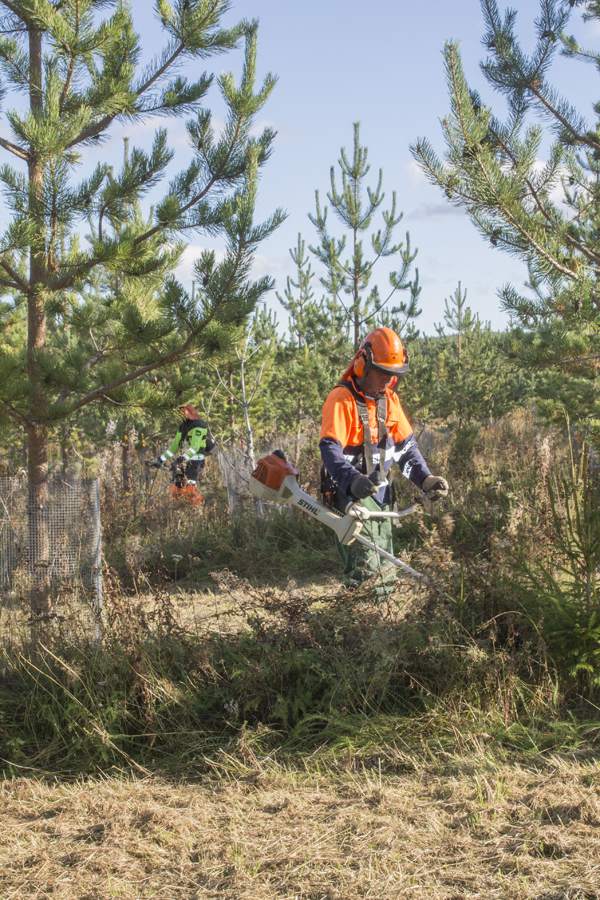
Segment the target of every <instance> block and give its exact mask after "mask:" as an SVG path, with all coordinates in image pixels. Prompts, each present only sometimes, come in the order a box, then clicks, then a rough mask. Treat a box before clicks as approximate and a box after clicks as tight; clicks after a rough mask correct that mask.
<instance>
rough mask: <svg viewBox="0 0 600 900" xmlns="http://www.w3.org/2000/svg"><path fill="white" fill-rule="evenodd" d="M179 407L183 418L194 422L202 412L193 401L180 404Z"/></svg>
mask: <svg viewBox="0 0 600 900" xmlns="http://www.w3.org/2000/svg"><path fill="white" fill-rule="evenodd" d="M177 409H178V411H179V415H180V416H181V418H182V419H187V420H188V421H190V422H192V421H194V420H195V419H199V418H200V413H199V412H198V410H197V409H196V407H195V406H192V404H191V403H183V404H182V405H181V406H178V407H177Z"/></svg>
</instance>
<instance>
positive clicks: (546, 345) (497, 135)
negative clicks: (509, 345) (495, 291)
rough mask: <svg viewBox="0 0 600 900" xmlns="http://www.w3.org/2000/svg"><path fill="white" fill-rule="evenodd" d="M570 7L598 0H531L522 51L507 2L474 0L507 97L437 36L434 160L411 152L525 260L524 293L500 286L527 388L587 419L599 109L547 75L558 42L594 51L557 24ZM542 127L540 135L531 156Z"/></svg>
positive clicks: (573, 54) (594, 404)
mask: <svg viewBox="0 0 600 900" xmlns="http://www.w3.org/2000/svg"><path fill="white" fill-rule="evenodd" d="M575 6H583V8H584V13H585V16H586V18H588V19H590V20H593V21H596V22H600V4H598V2H585V3H581V2H577V0H568V2H563V0H540V12H539V16H538V19H537V20H536V23H535V27H536V32H537V40H536V45H535V47H534V49H533V51H532V53H531V54H527V53H526V52H525V51H524V50H523V48H522V47H521V45H520V43H519V40H518V38H517V36H516V32H515V21H516V15H517V13H516V11H515V10H514V9H511V10H508V11H507V12H506V13H505V14H504V15H502V14H501V12H500V10H499V8H498V4H497V2H496V0H482V2H481V7H482V11H483V16H484V19H485V25H486V31H485V35H484V39H483V40H484V45H485V47H486V49H487V51H488V56H487V59H486V60H485V61H484V62H483V63H482V66H481V68H482V71H483V74H484V76H485V78H486V80H487V81H488V83H489V84H490V85H491V86H492V88H493V89H494V90H495V91H497V92H498V93H499V94H501V95H502V96H503V97H505V98H506V100H507V101H508V116H507V118H506V120H505V121H500V120H499V119H498V118H497V117H496V116H494V115H493V114H492V111H491V110H490V109H489V108H488V107H486V106H484V105H483V103H482V101H481V98H480V96H479V94H478V93H477V92H476V91H474V90H472V89H471V88H470V87H469V85H468V83H467V81H466V78H465V75H464V72H463V68H462V63H461V57H460V53H459V49H458V46H457V44H456V43H448V44H446V47H445V50H444V57H445V63H446V73H447V79H448V85H449V91H450V101H451V111H450V113H449V115H448V116H447V117H446V118H445V119H444V120H443V123H442V124H443V132H444V137H445V140H446V147H447V150H446V158H445V162H441V161H440V159H439V158H438V156H437V155H436V154H435V152H434V151H433V149H432V146H431V144H430V143H429V141H427V140H425V139H421V140H419V141H418V142H417V143H416V145H415V146H414V147H413V153H414V155H415V158H416V159H417V160H418V162H419V163H420V164H421V166H422V167H423V169H424V171H425V172H426V174H427V175H428V176H429V178H430V180H431V181H432V182H433V183H435V184H437V185H439V186H440V187H441V188H442V189H443V190H444V191H445V193H446V195H447V197H448V199H449V200H450V202H452V203H453V204H455V205H457V206H460V207H462V208H464V209H465V210H466V211H467V213H468V214H469V216H470V218H471V219H472V221H473V222H474V223H475V225H476V226H477V227H478V229H479V230H480V232H481V233H482V235H484V236H485V237H486V238H487V239H488V240H489V241H490V242H491V244H492V245H493V246H495V247H498V248H499V249H502V250H504V251H506V252H508V253H512V254H514V255H516V256H517V257H519V258H521V259H523V260H524V261H525V262H526V263H527V266H528V268H529V283H528V287H529V288H530V291H529V293H528V294H527V295H525V296H523V295H522V294H521V293H520V292H519V291H517V290H516V289H515V288H514V287H513V286H511V285H506V286H505V287H504V288H502V290H501V292H500V297H501V301H502V304H503V307H504V309H505V310H506V311H507V312H508V313H509V314H510V315H511V317H512V319H513V321H514V322H515V324H516V325H518V326H519V331H518V332H517V333H516V335H515V337H516V341H515V344H514V349H515V351H516V352H518V353H519V355H520V356H521V358H522V360H523V362H524V363H525V364H526V365H527V366H529V367H531V366H535V367H537V369H538V370H539V371H540V375H539V378H538V390H539V392H540V394H541V395H542V396H543V397H546V398H547V399H548V402H549V405H550V406H556V403H557V400H558V401H559V402H560V403H563V404H565V405H567V406H568V408H569V409H570V413H571V415H572V416H573V417H574V419H576V420H578V421H579V422H584V421H585V420H587V422H588V424H590V425H592V424H593V423H594V421H595V422H596V428H597V425H598V421H600V419H599V418H598V417H599V415H600V379H599V378H598V374H599V372H600V325H599V323H600V290H599V285H598V276H599V271H600V240H599V236H600V202H599V201H600V120H598V121H597V122H596V124H595V125H593V126H592V125H589V124H588V123H586V122H585V120H584V118H583V117H582V116H581V115H580V114H579V113H578V112H577V110H576V108H575V106H574V105H573V104H572V103H571V102H570V101H569V100H568V99H565V98H564V97H562V96H561V94H560V92H559V91H558V90H557V89H556V88H555V87H553V86H552V84H551V82H550V68H551V64H552V62H553V60H554V58H555V56H556V53H557V52H558V51H562V52H563V54H564V55H566V56H567V57H569V58H570V59H573V60H579V61H581V62H588V63H589V62H591V63H592V64H593V65H594V66H595V67H596V68H598V66H599V65H600V54H599V53H597V52H596V51H590V50H585V49H583V48H582V47H580V46H579V44H578V43H577V41H576V40H575V39H574V38H572V37H569V36H568V35H567V34H566V28H567V25H568V22H569V18H570V15H571V14H572V10H573V7H575ZM596 112H598V109H596ZM536 116H538V117H539V118H540V119H541V122H542V123H545V124H546V126H547V127H546V128H544V127H543V125H542V124H541V123H540V122H536V121H535V117H536ZM547 138H552V143H551V146H550V149H549V151H548V159H547V161H546V162H545V163H542V162H541V161H540V153H541V152H542V147H543V142H544V141H545V140H546V139H547ZM596 434H597V435H598V430H597V431H596Z"/></svg>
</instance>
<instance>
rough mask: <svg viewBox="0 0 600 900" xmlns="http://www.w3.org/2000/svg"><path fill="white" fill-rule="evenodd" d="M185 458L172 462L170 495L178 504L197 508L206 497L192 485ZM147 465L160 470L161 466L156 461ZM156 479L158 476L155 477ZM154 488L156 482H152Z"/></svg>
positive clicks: (178, 457)
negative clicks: (187, 473)
mask: <svg viewBox="0 0 600 900" xmlns="http://www.w3.org/2000/svg"><path fill="white" fill-rule="evenodd" d="M186 462H187V461H186V458H185V456H176V457H173V459H172V460H171V462H170V465H169V470H170V473H171V484H170V485H169V493H170V495H171V498H172V499H173V500H175V501H176V502H182V503H187V504H189V505H190V506H193V507H197V506H201V505H202V504H203V503H204V496H203V495H202V494H201V493H200V491H199V490H198V488H197V487H196V485H195V484H194V483H190V482H189V481H188V478H187V476H186V474H185V470H186ZM146 465H148V466H150V467H151V468H155V469H157V473H156V474H158V469H159V468H160V464H159V463H157V462H156V461H151V462H147V463H146ZM154 479H156V475H155V476H154ZM152 488H154V481H153V482H152Z"/></svg>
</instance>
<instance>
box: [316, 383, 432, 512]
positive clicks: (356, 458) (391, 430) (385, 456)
mask: <svg viewBox="0 0 600 900" xmlns="http://www.w3.org/2000/svg"><path fill="white" fill-rule="evenodd" d="M385 399H386V410H385V429H381V430H382V431H384V433H383V434H379V429H378V422H377V401H376V400H373V399H371V398H369V397H366V396H365V395H364V394H362V393H361V392H360V390H359V389H358V387H357V385H356V382H355V381H354V379H351V378H350V379H345V380H344V381H343V382H341V383H340V384H339V385H338V386H337V387H335V388H334V389H333V390H332V391H331V393H330V394H329V396H328V397H327V399H326V400H325V403H324V405H323V417H322V423H321V440H320V443H319V448H320V450H321V457H322V460H323V465H324V469H325V479H328V480H329V484H330V488H329V489H332V490H333V492H334V493H335V494H336V498H337V502H338V505H343V504H344V500H345V501H346V502H347V501H348V499H351V496H350V494H349V488H350V484H351V482H352V479H353V478H355V477H356V475H357V474H359V473H362V474H370V473H369V472H367V463H366V456H365V452H364V427H363V423H362V421H361V417H360V411H359V406H358V402H357V400H359V401H361V402H362V403H363V404H364V405H365V406H366V409H367V412H368V417H369V429H370V432H371V455H372V460H373V464H374V465H375V466H379V465H382V468H383V471H384V472H388V471H389V469H390V468H391V466H392V464H393V463H397V464H398V465H399V466H400V470H401V472H402V474H403V475H404V476H405V477H406V478H409V479H410V480H411V481H412V482H413V483H414V484H416V485H417V487H420V486H421V484H422V483H423V481H424V479H425V478H426V477H427V475H430V474H431V472H430V471H429V468H428V466H427V463H426V462H425V460H424V458H423V455H422V453H421V451H420V449H419V446H418V444H417V441H416V438H415V436H414V434H413V430H412V427H411V425H410V423H409V421H408V419H407V417H406V414H405V413H404V410H403V409H402V406H401V403H400V400H399V398H398V395H397V394H396V393H395V392H394V391H393V390H392V389H391V388H386V390H385ZM376 499H377V500H378V501H379V502H381V503H386V502H388V500H389V499H390V496H389V489H388V488H387V487H386V486H384V487H383V488H381V489H380V491H379V492H378V493H377V495H376Z"/></svg>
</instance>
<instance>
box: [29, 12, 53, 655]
mask: <svg viewBox="0 0 600 900" xmlns="http://www.w3.org/2000/svg"><path fill="white" fill-rule="evenodd" d="M29 103H30V109H31V112H32V114H33V116H34V117H35V118H38V117H40V116H41V113H42V35H41V32H40V31H39V30H38V29H36V28H30V29H29ZM43 175H44V170H43V164H42V162H41V161H40V160H39V159H38V158H37V156H36V154H35V153H34V151H33V150H31V151H30V157H29V160H28V176H29V215H30V217H31V219H32V221H33V222H34V223H35V225H36V228H35V231H34V238H33V241H34V242H35V243H32V246H31V249H30V253H29V290H28V297H27V376H28V381H29V398H30V401H29V402H30V406H29V416H28V421H29V424H28V425H27V473H28V486H29V509H28V531H29V554H30V565H31V571H32V575H33V583H32V587H31V594H30V601H31V612H32V618H33V621H34V626H33V636H34V639H35V637H36V632H38V633H39V629H40V619H41V618H43V617H46V616H47V615H48V614H49V613H50V610H51V603H50V531H49V517H48V499H49V497H48V493H49V492H48V426H47V421H48V402H47V397H46V391H45V386H44V383H43V370H42V367H41V365H40V356H41V355H42V354H43V352H44V348H45V346H46V310H45V295H44V288H45V285H46V278H47V272H46V259H45V242H44V235H45V222H44V211H43V198H42V193H43Z"/></svg>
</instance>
